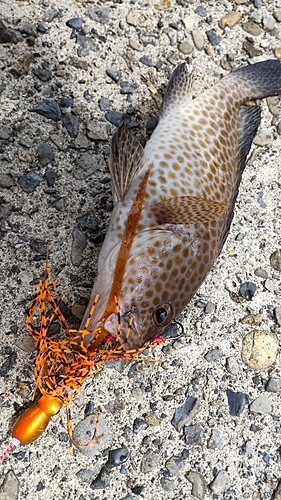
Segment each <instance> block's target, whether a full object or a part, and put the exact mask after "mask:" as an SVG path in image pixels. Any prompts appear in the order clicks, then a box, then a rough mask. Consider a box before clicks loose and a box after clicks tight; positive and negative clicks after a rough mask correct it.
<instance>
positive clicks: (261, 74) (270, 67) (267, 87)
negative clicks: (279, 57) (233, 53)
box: [229, 59, 281, 102]
mask: <svg viewBox="0 0 281 500" xmlns="http://www.w3.org/2000/svg"><path fill="white" fill-rule="evenodd" d="M229 76H230V77H232V78H233V77H234V78H235V79H239V80H240V82H239V83H240V85H239V83H238V82H237V83H238V89H239V87H240V86H241V83H244V86H243V85H242V86H241V87H244V90H245V88H246V89H247V92H246V94H247V95H246V96H245V97H244V96H243V101H244V102H245V101H247V100H249V99H262V98H263V97H268V96H275V95H281V62H280V61H276V60H274V59H269V60H268V61H263V62H259V63H256V64H252V65H250V66H245V67H243V68H239V69H237V70H235V71H233V73H231V75H229ZM241 80H242V81H241Z"/></svg>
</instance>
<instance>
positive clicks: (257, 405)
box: [250, 396, 272, 414]
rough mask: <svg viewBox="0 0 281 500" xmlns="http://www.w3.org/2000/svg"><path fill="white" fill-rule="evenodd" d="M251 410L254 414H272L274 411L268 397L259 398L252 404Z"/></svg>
mask: <svg viewBox="0 0 281 500" xmlns="http://www.w3.org/2000/svg"><path fill="white" fill-rule="evenodd" d="M250 410H251V411H252V412H253V413H261V414H264V413H270V412H271V411H272V404H271V401H270V399H268V397H267V396H259V397H258V398H257V399H255V400H254V401H253V402H252V403H251V404H250Z"/></svg>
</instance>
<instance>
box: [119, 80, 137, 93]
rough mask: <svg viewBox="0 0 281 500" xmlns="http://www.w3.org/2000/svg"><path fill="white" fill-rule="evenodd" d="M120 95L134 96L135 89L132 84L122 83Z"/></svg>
mask: <svg viewBox="0 0 281 500" xmlns="http://www.w3.org/2000/svg"><path fill="white" fill-rule="evenodd" d="M120 87H121V90H120V94H133V92H134V90H135V89H134V87H133V85H132V84H131V83H130V82H120Z"/></svg>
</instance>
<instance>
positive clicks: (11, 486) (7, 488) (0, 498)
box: [0, 470, 19, 500]
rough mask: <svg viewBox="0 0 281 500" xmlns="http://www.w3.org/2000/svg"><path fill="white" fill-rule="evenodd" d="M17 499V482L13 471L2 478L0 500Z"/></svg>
mask: <svg viewBox="0 0 281 500" xmlns="http://www.w3.org/2000/svg"><path fill="white" fill-rule="evenodd" d="M18 497H19V481H18V478H17V476H16V475H15V473H14V471H13V470H9V472H7V473H6V474H5V476H4V481H3V483H2V485H1V486H0V500H17V499H18Z"/></svg>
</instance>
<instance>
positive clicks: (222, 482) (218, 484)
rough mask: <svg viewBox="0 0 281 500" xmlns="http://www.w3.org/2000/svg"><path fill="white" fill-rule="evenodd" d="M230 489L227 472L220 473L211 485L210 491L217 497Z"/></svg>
mask: <svg viewBox="0 0 281 500" xmlns="http://www.w3.org/2000/svg"><path fill="white" fill-rule="evenodd" d="M228 487H229V474H228V473H227V472H226V471H225V470H221V471H219V473H218V474H217V475H216V477H215V479H214V480H213V481H212V482H211V484H210V490H211V491H212V492H213V493H215V495H221V494H222V493H224V492H225V491H226V490H227V488H228Z"/></svg>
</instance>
